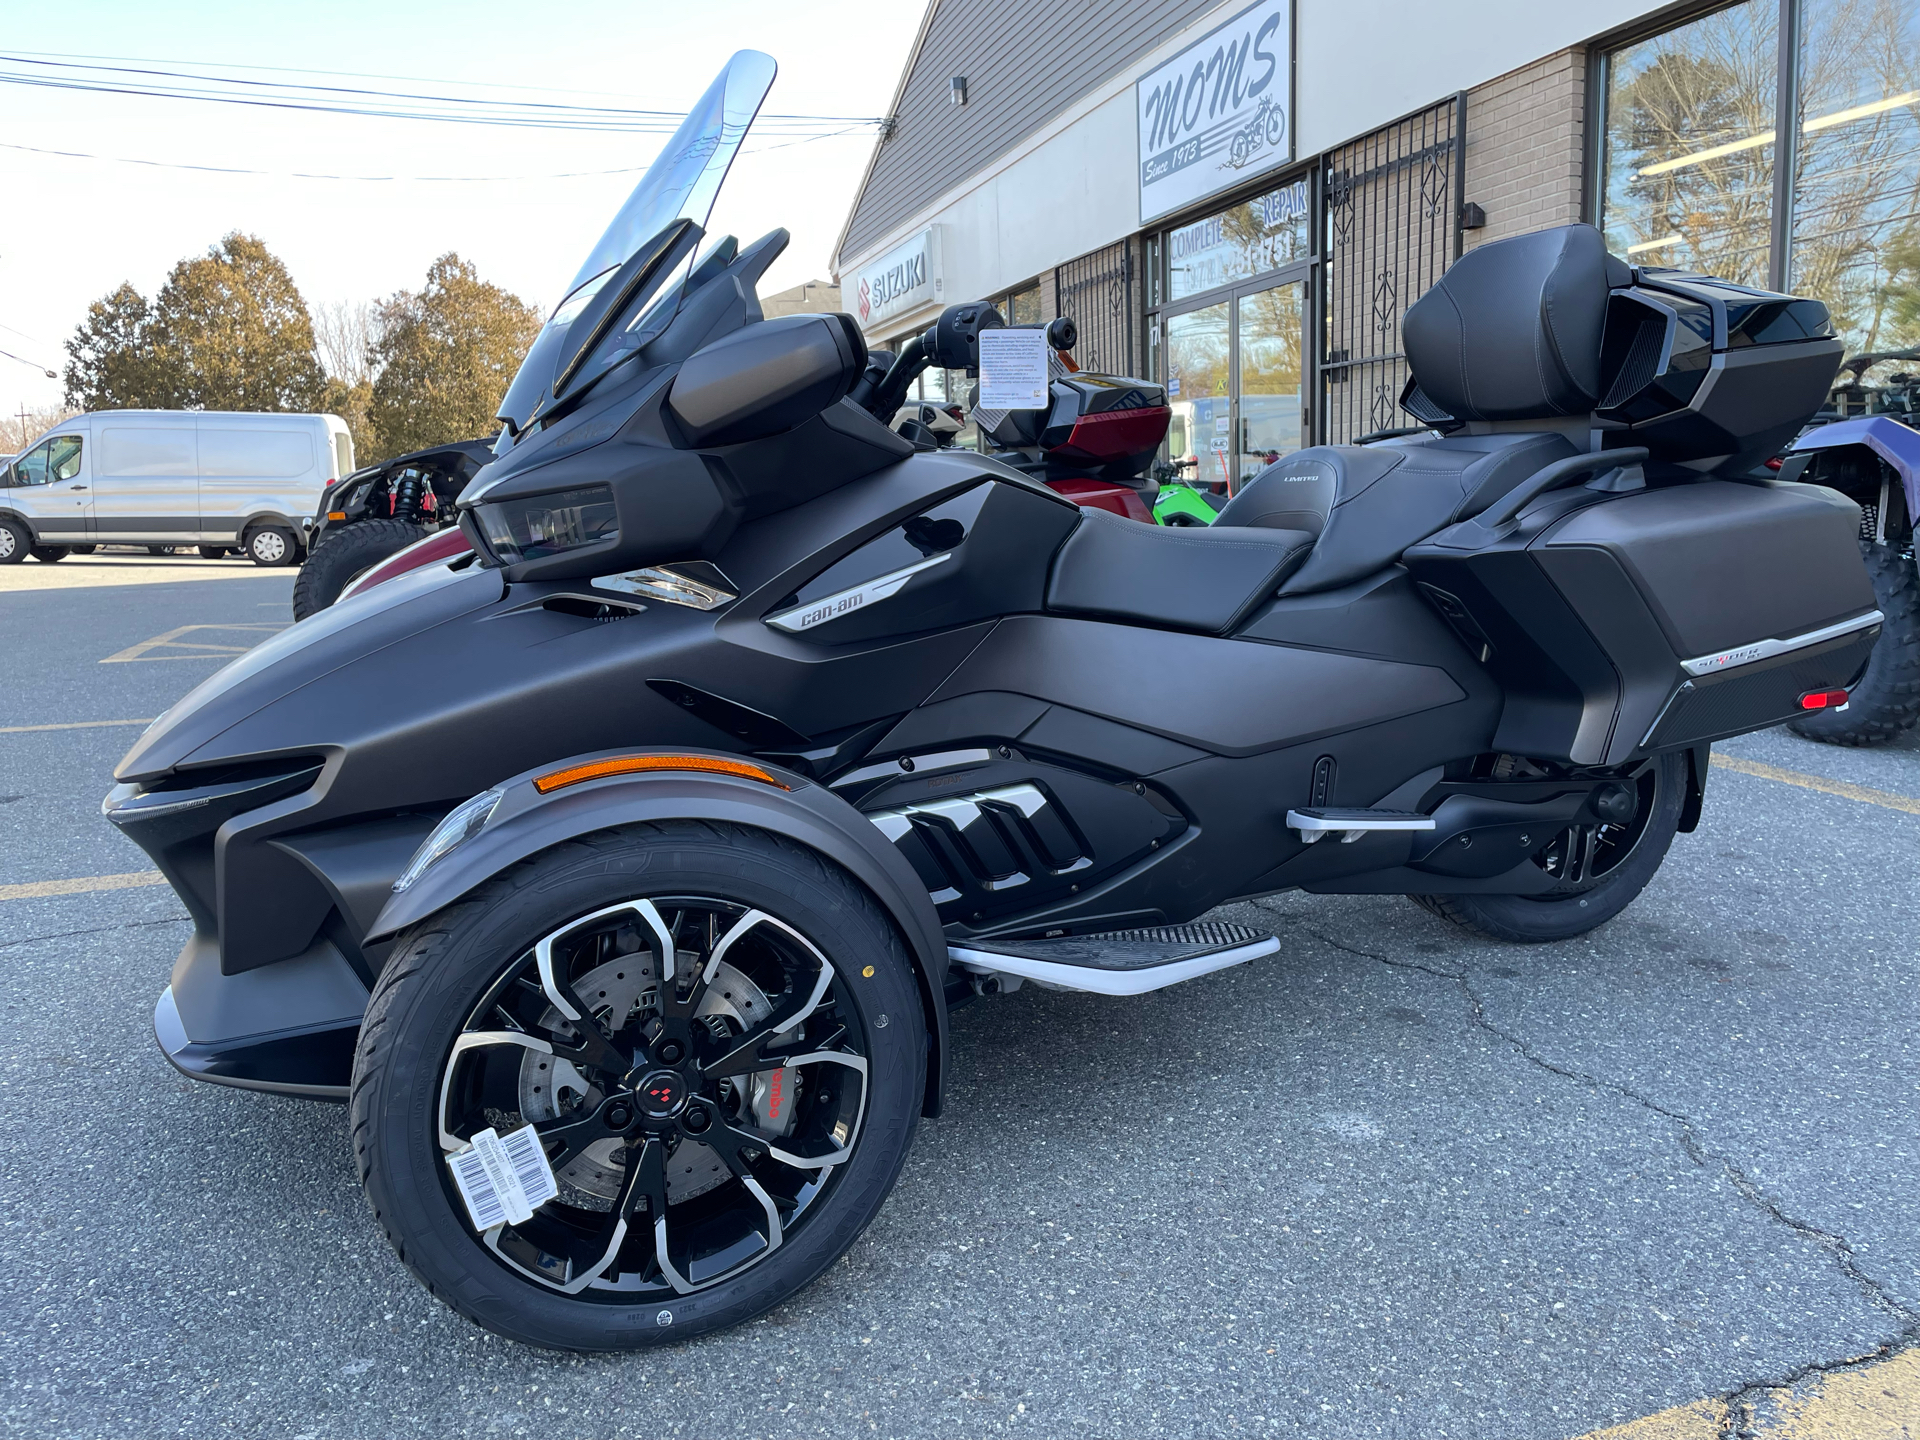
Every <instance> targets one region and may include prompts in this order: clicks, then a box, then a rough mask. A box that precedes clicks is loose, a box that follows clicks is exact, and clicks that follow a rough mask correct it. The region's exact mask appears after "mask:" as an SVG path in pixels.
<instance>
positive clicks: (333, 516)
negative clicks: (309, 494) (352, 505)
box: [327, 510, 347, 520]
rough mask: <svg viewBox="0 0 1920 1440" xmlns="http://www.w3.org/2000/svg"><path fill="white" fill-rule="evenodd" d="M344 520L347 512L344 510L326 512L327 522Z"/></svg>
mask: <svg viewBox="0 0 1920 1440" xmlns="http://www.w3.org/2000/svg"><path fill="white" fill-rule="evenodd" d="M346 518H347V512H346V511H344V510H329V511H327V519H329V520H344V519H346Z"/></svg>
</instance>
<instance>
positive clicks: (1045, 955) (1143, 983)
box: [947, 924, 1280, 995]
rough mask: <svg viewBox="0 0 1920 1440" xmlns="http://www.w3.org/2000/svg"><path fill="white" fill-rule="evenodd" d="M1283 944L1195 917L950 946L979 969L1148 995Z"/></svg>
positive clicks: (964, 964) (1066, 986)
mask: <svg viewBox="0 0 1920 1440" xmlns="http://www.w3.org/2000/svg"><path fill="white" fill-rule="evenodd" d="M1279 948H1280V941H1279V939H1278V937H1276V936H1274V935H1272V934H1269V933H1265V932H1262V931H1259V930H1249V929H1247V927H1246V926H1244V925H1221V924H1197V925H1163V926H1159V927H1157V928H1155V929H1151V930H1109V931H1107V932H1106V933H1104V934H1100V935H1063V936H1060V937H1058V938H1056V939H1050V940H975V941H969V942H967V943H966V944H964V945H950V946H948V947H947V954H948V955H949V956H950V957H951V958H952V960H953V963H954V964H955V965H958V966H960V967H961V968H962V969H964V970H969V971H972V972H973V973H974V974H977V975H1015V976H1019V977H1020V978H1021V979H1023V980H1032V981H1034V982H1035V983H1036V984H1040V985H1047V986H1051V987H1053V988H1055V989H1060V990H1085V991H1089V992H1091V993H1092V994H1095V995H1144V994H1145V993H1146V992H1147V991H1149V990H1160V989H1163V988H1165V987H1166V986H1168V985H1175V984H1178V983H1179V982H1180V981H1182V980H1191V979H1193V978H1194V977H1195V976H1197V975H1205V974H1208V973H1210V972H1211V971H1214V970H1224V969H1226V968H1227V967H1228V966H1229V965H1239V964H1241V963H1243V962H1245V961H1248V960H1256V959H1258V958H1259V957H1260V956H1262V955H1271V954H1273V953H1274V952H1275V951H1276V950H1278V949H1279ZM1009 988H1010V987H1009Z"/></svg>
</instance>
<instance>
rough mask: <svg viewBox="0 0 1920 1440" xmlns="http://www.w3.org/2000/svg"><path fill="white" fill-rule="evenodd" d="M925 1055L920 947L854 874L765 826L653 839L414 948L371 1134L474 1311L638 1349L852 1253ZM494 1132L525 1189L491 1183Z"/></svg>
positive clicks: (601, 848)
mask: <svg viewBox="0 0 1920 1440" xmlns="http://www.w3.org/2000/svg"><path fill="white" fill-rule="evenodd" d="M926 1049H927V1042H926V1028H925V1021H924V1011H923V1010H922V1008H921V1004H920V999H919V993H918V989H917V986H916V982H915V978H914V975H913V970H912V962H911V960H910V958H909V956H908V954H907V951H906V948H905V946H904V944H903V943H902V941H901V939H900V937H899V934H898V932H897V931H896V930H895V928H894V926H893V924H892V922H891V921H890V920H889V919H888V917H887V915H886V914H885V913H884V912H883V911H882V910H881V909H880V907H879V906H878V905H877V904H876V903H875V902H874V900H873V899H872V897H871V896H870V895H868V894H867V892H866V891H865V890H863V889H862V888H861V887H860V886H859V885H858V884H857V883H855V882H854V881H853V880H852V879H851V878H850V877H849V876H848V875H847V874H846V873H845V872H844V871H841V870H839V869H838V868H836V867H835V866H833V865H830V864H828V863H826V862H824V861H823V860H822V859H821V858H820V857H819V856H817V855H816V854H814V853H813V852H811V851H808V850H805V849H802V848H801V847H799V846H796V845H794V844H791V843H790V842H787V841H785V840H781V839H777V838H775V837H774V836H771V835H769V834H767V833H765V832H763V831H758V830H749V829H742V828H739V827H734V826H723V825H710V824H705V823H700V822H694V821H669V822H662V823H657V824H649V825H635V826H629V827H626V828H623V829H618V830H610V831H604V832H600V833H598V834H594V835H589V836H585V837H583V838H581V839H578V840H574V841H569V842H567V843H565V844H562V845H560V846H557V847H556V848H554V849H552V850H549V851H546V852H544V853H543V854H541V855H538V856H535V857H533V858H532V859H529V860H527V861H523V862H522V863H521V864H519V865H518V866H516V867H515V868H514V869H512V870H510V871H508V872H507V873H506V874H505V875H503V876H501V877H499V878H497V879H495V880H494V881H491V882H489V883H488V884H487V885H485V886H483V887H482V888H481V889H479V890H478V891H476V892H474V893H473V894H472V895H471V896H470V897H469V898H467V899H465V900H463V901H462V902H460V903H459V904H458V905H456V906H454V907H452V908H451V909H449V910H446V911H443V912H441V913H440V914H438V915H436V916H434V917H433V918H432V919H430V920H428V921H425V922H423V923H422V924H421V925H419V926H418V927H416V928H415V929H414V930H412V931H410V932H408V933H407V934H406V935H404V936H402V937H401V939H400V942H399V944H398V946H397V948H396V949H395V951H394V954H393V958H392V959H391V960H389V961H388V963H387V966H386V969H385V970H384V971H383V972H382V974H381V977H380V980H379V983H378V984H377V985H376V986H375V988H374V992H373V996H372V998H371V999H370V1000H369V1002H368V1005H367V1012H366V1019H365V1021H364V1022H363V1024H362V1027H361V1032H360V1041H359V1048H358V1051H357V1053H356V1056H355V1060H354V1074H353V1089H352V1111H351V1121H352V1133H353V1144H354V1151H355V1155H356V1158H357V1160H358V1162H359V1168H360V1175H361V1179H362V1180H363V1182H364V1183H365V1185H366V1189H367V1196H368V1199H369V1200H370V1201H371V1202H372V1204H373V1209H374V1213H375V1215H376V1216H377V1217H378V1218H379V1221H380V1223H381V1225H382V1227H383V1228H384V1229H385V1231H386V1233H387V1237H388V1239H389V1240H390V1241H391V1242H392V1243H393V1247H394V1249H395V1250H396V1251H398V1252H399V1254H400V1257H401V1259H402V1260H404V1261H405V1263H406V1264H407V1266H408V1267H409V1268H410V1269H411V1270H413V1272H414V1273H415V1274H416V1275H417V1276H418V1277H419V1278H420V1279H421V1280H422V1281H424V1282H425V1283H426V1285H427V1287H428V1288H429V1289H430V1290H432V1291H433V1293H434V1294H435V1295H437V1296H439V1297H440V1298H441V1299H443V1300H445V1301H446V1302H447V1303H448V1304H449V1305H452V1306H453V1307H454V1308H455V1309H457V1310H459V1311H461V1312H462V1313H463V1314H465V1315H466V1316H468V1317H469V1318H470V1319H472V1320H474V1321H476V1322H477V1323H479V1324H481V1325H483V1326H485V1327H486V1328H487V1329H489V1330H492V1331H494V1332H495V1333H496V1334H500V1335H504V1336H506V1337H508V1338H509V1339H513V1340H518V1341H522V1342H524V1343H527V1344H531V1345H539V1346H545V1347H549V1348H553V1349H561V1350H580V1351H592V1350H632V1349H638V1348H641V1347H644V1346H650V1345H657V1344H661V1343H664V1342H667V1341H672V1340H680V1339H685V1338H688V1337H690V1336H693V1335H698V1334H701V1333H703V1332H706V1331H710V1330H717V1329H720V1328H723V1327H725V1326H730V1325H737V1324H739V1323H740V1322H741V1321H743V1320H747V1319H750V1318H751V1317H753V1316H754V1315H757V1314H759V1313H761V1312H762V1311H764V1310H767V1309H770V1308H771V1307H773V1306H775V1305H777V1304H779V1303H780V1302H781V1301H783V1300H785V1299H786V1298H788V1297H789V1296H791V1295H792V1294H794V1293H795V1292H796V1291H797V1290H799V1289H800V1288H801V1287H802V1286H804V1285H806V1284H808V1283H809V1282H810V1281H812V1280H813V1279H814V1278H815V1277H816V1276H818V1275H819V1274H820V1272H821V1271H823V1270H824V1269H826V1267H827V1266H828V1265H830V1264H831V1263H832V1262H833V1261H834V1260H835V1259H836V1258H838V1257H839V1256H840V1255H841V1254H843V1253H844V1252H845V1251H846V1249H847V1248H848V1246H850V1245H851V1244H852V1243H853V1241H854V1240H855V1238H857V1237H858V1236H859V1234H860V1232H861V1231H862V1230H864V1229H865V1228H866V1226H867V1224H868V1223H869V1222H870V1221H871V1220H872V1219H873V1217H874V1215H875V1214H876V1213H877V1212H878V1210H879V1208H880V1204H881V1202H882V1201H883V1200H884V1199H885V1198H886V1195H887V1192H888V1191H889V1190H890V1189H891V1188H892V1186H893V1182H894V1179H895V1177H896V1176H897V1175H898V1174H899V1171H900V1165H901V1162H902V1161H903V1160H904V1159H905V1157H906V1153H907V1148H908V1146H909V1144H910V1143H911V1141H912V1138H913V1133H914V1128H915V1124H916V1121H917V1118H918V1115H919V1110H920V1104H921V1100H922V1096H923V1091H924V1086H925V1078H926V1063H927V1056H926ZM490 1137H498V1138H499V1139H500V1140H501V1141H503V1142H505V1146H506V1150H507V1153H509V1154H510V1155H511V1156H512V1166H513V1168H512V1171H511V1173H512V1174H513V1175H514V1176H515V1177H517V1178H516V1179H514V1180H512V1181H507V1180H505V1176H506V1174H507V1173H508V1172H507V1171H505V1170H500V1171H497V1172H496V1173H497V1174H498V1175H499V1176H500V1177H501V1183H499V1184H497V1185H496V1184H490V1183H489V1182H488V1181H487V1179H486V1172H485V1168H484V1166H485V1162H486V1159H487V1156H488V1155H490V1154H492V1155H495V1158H496V1159H497V1153H496V1152H494V1151H493V1150H492V1144H493V1140H492V1139H491V1138H490ZM457 1177H464V1179H461V1178H457ZM516 1191H524V1192H526V1193H521V1194H516V1193H515V1192H516ZM549 1196H550V1197H551V1198H548V1197H549Z"/></svg>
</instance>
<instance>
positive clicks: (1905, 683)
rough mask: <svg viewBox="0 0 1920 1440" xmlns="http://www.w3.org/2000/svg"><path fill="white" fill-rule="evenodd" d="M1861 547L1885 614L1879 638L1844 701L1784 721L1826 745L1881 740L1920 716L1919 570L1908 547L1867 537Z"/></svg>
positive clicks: (1893, 736) (1902, 731)
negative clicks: (1864, 668)
mask: <svg viewBox="0 0 1920 1440" xmlns="http://www.w3.org/2000/svg"><path fill="white" fill-rule="evenodd" d="M1860 549H1861V551H1862V552H1863V553H1864V555H1865V557H1866V562H1867V577H1868V578H1869V579H1870V580H1872V581H1873V599H1874V604H1876V605H1878V606H1879V607H1880V614H1881V615H1882V616H1883V617H1884V618H1883V619H1882V620H1881V622H1880V638H1879V639H1878V640H1876V641H1874V644H1873V653H1872V654H1871V655H1869V656H1868V657H1867V668H1866V671H1865V673H1863V674H1862V675H1861V676H1860V678H1859V679H1858V680H1856V681H1855V682H1854V684H1853V687H1852V689H1851V690H1850V691H1849V692H1848V695H1847V703H1846V704H1845V705H1844V706H1842V707H1840V708H1837V709H1833V710H1815V711H1813V712H1812V713H1811V714H1808V715H1806V716H1804V717H1803V718H1801V719H1799V720H1793V721H1789V722H1788V724H1787V728H1788V729H1789V730H1791V731H1793V733H1794V734H1796V735H1799V736H1802V737H1803V738H1805V739H1808V740H1819V741H1821V742H1823V743H1825V744H1828V745H1884V744H1886V743H1887V742H1888V741H1889V740H1897V739H1898V738H1899V737H1900V736H1902V735H1904V734H1905V733H1906V732H1907V731H1908V730H1910V729H1912V728H1913V723H1914V721H1915V720H1920V573H1916V572H1915V568H1914V557H1913V555H1912V553H1911V552H1909V551H1906V550H1902V549H1900V548H1898V547H1896V546H1892V545H1875V544H1873V543H1872V542H1870V541H1862V542H1861V545H1860Z"/></svg>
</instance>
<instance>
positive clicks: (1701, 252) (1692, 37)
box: [1603, 0, 1900, 286]
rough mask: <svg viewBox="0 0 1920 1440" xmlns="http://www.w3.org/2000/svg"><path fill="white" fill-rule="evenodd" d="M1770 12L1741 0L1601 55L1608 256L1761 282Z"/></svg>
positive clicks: (1774, 45)
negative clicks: (1604, 57) (1604, 70)
mask: <svg viewBox="0 0 1920 1440" xmlns="http://www.w3.org/2000/svg"><path fill="white" fill-rule="evenodd" d="M1886 4H1887V5H1888V6H1889V7H1897V6H1898V5H1899V4H1900V0H1886ZM1779 13H1780V7H1779V5H1778V4H1777V3H1776V0H1745V3H1743V4H1739V5H1734V6H1731V7H1729V8H1728V9H1725V10H1720V11H1716V12H1715V13H1714V14H1711V15H1708V16H1705V17H1703V18H1702V19H1699V20H1696V21H1694V22H1693V23H1691V24H1689V25H1683V26H1681V27H1680V28H1679V29H1677V30H1670V31H1668V32H1667V33H1666V34H1664V35H1658V36H1655V37H1654V38H1653V39H1651V40H1644V41H1641V42H1640V43H1639V44H1636V45H1629V46H1626V47H1625V48H1623V49H1620V50H1616V51H1614V52H1613V53H1612V54H1611V55H1609V56H1608V57H1607V60H1608V63H1607V87H1606V131H1605V153H1604V157H1603V166H1604V179H1603V184H1604V186H1605V193H1604V219H1605V229H1606V234H1607V248H1608V249H1610V250H1612V251H1613V252H1614V253H1615V254H1616V255H1624V256H1626V257H1627V258H1628V259H1630V260H1633V261H1635V262H1636V263H1639V264H1642V265H1672V266H1677V267H1681V268H1685V269H1690V270H1700V271H1704V272H1706V273H1707V274H1710V275H1718V276H1721V277H1722V278H1724V279H1728V280H1735V281H1738V282H1740V283H1743V284H1748V285H1761V286H1764V285H1765V284H1766V283H1767V275H1768V257H1769V251H1770V245H1771V240H1772V224H1773V163H1774V144H1773V141H1774V133H1773V131H1774V113H1773V112H1774V98H1775V94H1776V91H1777V89H1778V76H1779V34H1778V19H1779Z"/></svg>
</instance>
